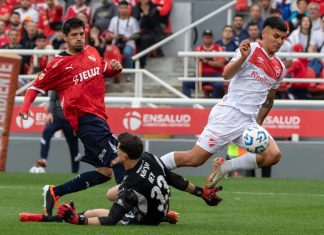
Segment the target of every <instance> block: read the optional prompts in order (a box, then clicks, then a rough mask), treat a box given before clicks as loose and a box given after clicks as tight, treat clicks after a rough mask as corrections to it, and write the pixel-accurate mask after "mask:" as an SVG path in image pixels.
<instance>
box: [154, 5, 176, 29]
mask: <svg viewBox="0 0 324 235" xmlns="http://www.w3.org/2000/svg"><path fill="white" fill-rule="evenodd" d="M152 3H153V4H154V5H156V6H157V10H158V11H159V15H160V24H161V26H162V28H163V31H164V32H165V33H171V22H170V13H171V10H172V5H173V0H152Z"/></svg>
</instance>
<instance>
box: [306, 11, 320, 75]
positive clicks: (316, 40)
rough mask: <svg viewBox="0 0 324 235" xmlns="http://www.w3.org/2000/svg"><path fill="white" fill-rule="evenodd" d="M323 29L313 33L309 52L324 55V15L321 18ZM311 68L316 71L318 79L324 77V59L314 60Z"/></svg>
mask: <svg viewBox="0 0 324 235" xmlns="http://www.w3.org/2000/svg"><path fill="white" fill-rule="evenodd" d="M321 26H322V27H321V29H319V30H316V31H314V32H313V33H312V35H311V39H310V43H309V51H310V52H319V53H324V15H322V16H321ZM309 66H310V67H311V68H312V69H313V70H314V71H315V74H316V76H317V77H323V69H324V68H323V67H324V58H322V60H321V59H312V60H311V62H310V63H309Z"/></svg>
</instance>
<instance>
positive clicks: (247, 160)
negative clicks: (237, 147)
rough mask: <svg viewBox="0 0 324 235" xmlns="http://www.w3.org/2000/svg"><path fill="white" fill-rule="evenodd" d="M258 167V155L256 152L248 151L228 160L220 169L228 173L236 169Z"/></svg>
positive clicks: (223, 172)
mask: <svg viewBox="0 0 324 235" xmlns="http://www.w3.org/2000/svg"><path fill="white" fill-rule="evenodd" d="M257 168H258V164H257V162H256V155H255V154H254V153H246V154H244V155H242V156H241V157H236V158H233V159H231V160H228V161H226V162H225V163H224V164H222V165H221V166H220V168H219V169H220V172H221V173H222V174H227V173H230V172H232V171H236V170H252V169H257Z"/></svg>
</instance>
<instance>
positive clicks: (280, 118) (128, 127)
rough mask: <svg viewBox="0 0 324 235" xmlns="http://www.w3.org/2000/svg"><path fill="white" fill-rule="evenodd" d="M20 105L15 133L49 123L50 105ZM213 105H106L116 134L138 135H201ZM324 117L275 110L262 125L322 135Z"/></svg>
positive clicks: (281, 133)
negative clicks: (25, 109)
mask: <svg viewBox="0 0 324 235" xmlns="http://www.w3.org/2000/svg"><path fill="white" fill-rule="evenodd" d="M19 109H20V106H18V105H16V106H15V108H14V111H13V112H14V113H13V118H12V122H11V128H10V129H11V132H12V133H38V134H40V133H41V132H42V131H43V129H44V127H45V123H46V114H47V107H38V106H35V105H33V106H32V107H31V109H30V118H29V119H28V120H23V119H21V118H20V117H18V112H19ZM210 110H211V109H210V108H206V109H195V108H158V109H154V108H130V107H127V108H120V107H109V108H106V113H107V115H108V117H111V118H108V120H107V122H108V123H109V124H110V127H111V130H112V132H113V133H122V132H125V131H131V132H133V133H136V134H154V133H155V134H157V133H158V134H171V133H172V134H173V135H198V134H200V133H201V132H202V130H203V129H204V127H205V125H206V123H207V119H208V115H209V112H210ZM323 119H324V110H308V109H302V110H300V109H299V110H291V109H274V110H271V112H270V113H269V115H268V116H267V117H266V119H265V121H264V123H263V126H264V127H265V128H266V129H267V130H268V131H269V132H270V134H271V135H272V136H274V137H292V136H296V135H298V136H299V137H311V138H323V137H324V127H321V126H319V125H318V123H320V122H321V121H322V120H323Z"/></svg>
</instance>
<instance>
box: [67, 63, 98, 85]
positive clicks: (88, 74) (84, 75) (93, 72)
mask: <svg viewBox="0 0 324 235" xmlns="http://www.w3.org/2000/svg"><path fill="white" fill-rule="evenodd" d="M99 74H100V69H99V67H95V68H92V69H88V70H85V71H83V72H81V73H79V74H78V75H75V76H74V77H73V82H74V85H76V84H78V83H80V82H83V81H84V80H87V79H89V78H93V77H95V76H97V75H99Z"/></svg>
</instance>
